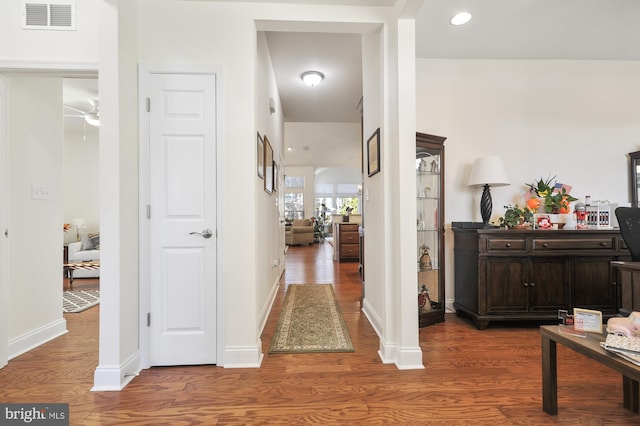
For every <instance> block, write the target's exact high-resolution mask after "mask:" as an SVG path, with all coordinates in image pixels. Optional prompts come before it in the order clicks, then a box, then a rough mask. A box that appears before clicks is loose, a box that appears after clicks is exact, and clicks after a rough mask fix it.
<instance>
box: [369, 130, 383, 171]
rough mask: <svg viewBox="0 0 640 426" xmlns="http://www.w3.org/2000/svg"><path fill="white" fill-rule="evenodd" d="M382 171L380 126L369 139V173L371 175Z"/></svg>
mask: <svg viewBox="0 0 640 426" xmlns="http://www.w3.org/2000/svg"><path fill="white" fill-rule="evenodd" d="M378 172H380V128H379V127H378V128H377V129H376V131H375V132H373V134H372V135H371V136H370V137H369V139H367V174H368V175H369V177H371V176H373V175H375V174H376V173H378Z"/></svg>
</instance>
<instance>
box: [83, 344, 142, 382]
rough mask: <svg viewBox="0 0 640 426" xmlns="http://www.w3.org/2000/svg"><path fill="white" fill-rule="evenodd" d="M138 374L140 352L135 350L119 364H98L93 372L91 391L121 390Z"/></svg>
mask: <svg viewBox="0 0 640 426" xmlns="http://www.w3.org/2000/svg"><path fill="white" fill-rule="evenodd" d="M138 374H140V352H139V351H136V352H135V353H134V354H133V355H131V356H130V357H129V358H128V359H127V360H125V361H124V362H123V363H122V364H121V365H116V366H108V365H98V366H97V367H96V370H95V371H94V373H93V387H92V388H91V392H103V391H121V390H122V389H124V388H125V386H127V385H128V384H129V382H131V380H133V379H134V378H135V377H136V376H137V375H138Z"/></svg>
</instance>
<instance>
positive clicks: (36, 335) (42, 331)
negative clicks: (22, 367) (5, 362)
mask: <svg viewBox="0 0 640 426" xmlns="http://www.w3.org/2000/svg"><path fill="white" fill-rule="evenodd" d="M65 333H67V320H66V319H64V318H59V319H57V320H55V321H53V322H51V323H49V324H46V325H44V326H42V327H40V328H36V329H35V330H32V331H30V332H29V333H26V334H23V335H22V336H20V337H16V338H15V339H11V340H9V345H8V355H9V357H8V358H9V359H13V358H15V357H17V356H19V355H22V354H23V353H25V352H29V351H30V350H31V349H34V348H37V347H38V346H40V345H42V344H44V343H47V342H48V341H50V340H53V339H55V338H56V337H59V336H62V335H63V334H65Z"/></svg>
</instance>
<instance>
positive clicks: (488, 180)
mask: <svg viewBox="0 0 640 426" xmlns="http://www.w3.org/2000/svg"><path fill="white" fill-rule="evenodd" d="M468 185H469V186H484V185H489V186H507V185H510V183H509V178H508V177H507V170H506V169H505V167H504V162H503V161H502V157H481V158H476V160H475V161H474V162H473V168H472V169H471V175H470V176H469V183H468Z"/></svg>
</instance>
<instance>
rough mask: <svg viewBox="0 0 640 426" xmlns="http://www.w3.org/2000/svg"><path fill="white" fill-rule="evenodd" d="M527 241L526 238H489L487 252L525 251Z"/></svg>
mask: <svg viewBox="0 0 640 426" xmlns="http://www.w3.org/2000/svg"><path fill="white" fill-rule="evenodd" d="M526 247H527V241H526V240H525V239H524V238H517V239H516V238H488V239H487V250H488V251H493V250H500V251H502V250H524V249H525V248H526Z"/></svg>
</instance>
